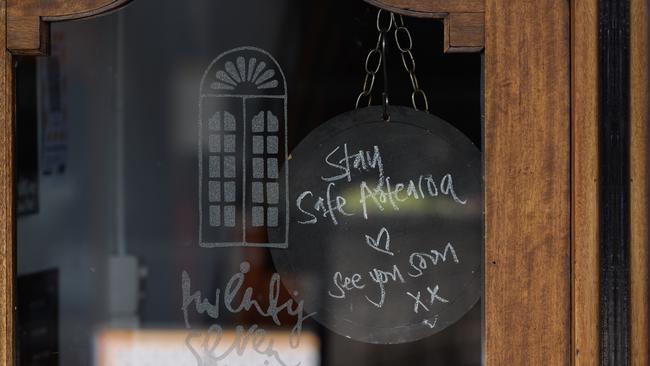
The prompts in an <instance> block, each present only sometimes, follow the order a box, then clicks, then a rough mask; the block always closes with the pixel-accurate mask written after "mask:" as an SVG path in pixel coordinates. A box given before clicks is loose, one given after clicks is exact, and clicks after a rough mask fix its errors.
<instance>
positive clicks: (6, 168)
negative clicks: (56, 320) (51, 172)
mask: <svg viewBox="0 0 650 366" xmlns="http://www.w3.org/2000/svg"><path fill="white" fill-rule="evenodd" d="M5 10H6V3H5V0H0V19H1V21H2V22H5V19H6V16H5V15H6V12H5ZM3 25H4V24H3ZM0 29H1V30H0V45H2V46H3V47H2V49H3V51H2V52H1V53H0V90H2V97H1V98H0V365H1V366H9V365H13V364H14V362H13V358H14V350H15V343H14V339H15V338H14V334H15V328H14V320H15V319H14V311H13V309H14V288H15V286H14V284H15V273H16V270H15V264H16V256H15V252H14V248H15V239H16V234H15V233H16V230H15V208H14V207H15V206H14V184H13V176H14V161H15V158H14V154H13V152H14V131H15V130H14V123H13V83H12V69H11V55H10V54H9V52H7V51H6V45H7V33H6V30H5V27H4V26H3V27H1V28H0Z"/></svg>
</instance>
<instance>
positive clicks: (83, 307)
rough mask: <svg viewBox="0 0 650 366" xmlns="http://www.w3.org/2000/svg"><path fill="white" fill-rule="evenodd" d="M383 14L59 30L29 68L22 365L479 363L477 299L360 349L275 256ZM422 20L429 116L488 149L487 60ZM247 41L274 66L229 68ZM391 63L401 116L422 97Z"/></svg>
mask: <svg viewBox="0 0 650 366" xmlns="http://www.w3.org/2000/svg"><path fill="white" fill-rule="evenodd" d="M375 15H376V10H375V9H374V8H372V7H371V6H369V5H367V4H365V3H363V2H360V1H357V2H350V1H345V0H337V1H320V0H319V1H310V2H306V1H300V0H284V1H280V0H274V1H266V0H244V1H236V2H235V1H212V0H194V1H192V2H191V4H190V3H187V2H178V1H158V0H136V1H134V2H133V3H131V4H130V5H129V6H127V7H126V8H124V9H122V10H120V11H118V12H115V13H112V14H109V15H106V16H102V17H98V18H93V19H89V20H85V21H75V22H64V23H55V24H53V25H52V38H53V42H52V56H51V57H48V58H41V59H32V58H23V59H20V60H19V62H18V64H17V84H18V88H19V89H20V90H18V97H17V99H18V100H17V104H18V106H17V107H18V108H17V119H18V126H19V130H18V141H19V146H18V150H17V151H18V159H19V162H18V167H19V176H20V177H21V183H20V184H19V191H21V192H23V193H24V194H23V195H22V196H21V197H23V198H24V201H21V202H24V207H25V208H26V209H25V210H24V212H22V213H21V216H20V217H19V220H18V275H19V279H18V300H17V301H18V334H17V340H18V358H19V362H18V364H20V365H33V364H38V365H57V364H61V365H93V364H95V365H146V364H156V365H163V364H169V365H197V364H200V363H197V359H200V358H201V357H202V356H200V355H204V354H206V353H209V354H212V355H213V356H214V357H212V358H211V359H209V362H205V363H203V364H204V365H284V364H286V365H296V364H297V363H299V362H300V364H301V365H303V366H311V365H395V364H431V365H439V364H444V365H479V364H480V363H481V306H480V304H477V305H475V306H474V308H473V309H472V310H471V311H470V312H469V313H468V314H467V315H465V316H464V317H463V318H462V319H461V320H460V321H459V322H457V323H455V324H454V325H452V326H450V327H449V328H447V329H445V330H444V331H443V332H441V333H439V334H436V335H434V336H431V337H427V338H424V339H422V340H419V341H416V342H410V343H404V344H394V345H374V344H368V343H363V342H358V341H354V340H350V339H348V338H346V337H342V336H340V335H337V334H336V333H333V332H331V331H330V330H328V329H327V328H325V327H323V326H322V325H320V324H319V323H318V322H317V321H316V320H315V317H313V316H309V313H307V312H306V311H303V310H304V309H303V308H302V305H303V304H301V303H300V302H299V301H297V300H296V299H294V297H293V296H292V294H290V293H289V292H288V291H287V290H286V289H285V285H286V288H293V287H294V286H288V284H290V283H291V282H295V283H302V282H309V280H310V279H307V278H302V277H300V276H283V278H281V279H280V278H279V275H277V274H276V272H277V270H276V268H275V266H274V264H273V261H272V259H271V255H270V249H269V247H274V248H283V247H286V246H287V245H292V243H287V233H286V227H287V225H286V216H285V214H286V212H287V209H286V207H285V206H284V205H285V202H286V196H287V189H288V188H290V187H288V182H287V180H286V178H285V176H284V175H283V174H285V172H286V169H285V166H284V165H285V164H284V162H285V161H286V159H291V156H290V154H291V152H292V151H293V150H294V149H295V148H296V146H297V145H298V144H299V142H300V141H302V140H303V139H304V138H305V137H306V136H307V134H309V132H310V131H313V130H314V129H315V128H316V127H318V126H319V125H321V124H322V123H324V122H325V121H327V120H328V119H330V118H332V117H334V116H336V115H338V114H341V113H343V112H346V111H349V110H350V109H352V107H353V106H354V101H355V98H356V96H357V95H358V92H359V90H360V88H361V83H362V81H363V76H364V70H363V62H364V60H365V56H366V54H367V51H368V49H369V48H371V47H374V42H376V29H375V24H374V21H375ZM406 22H407V25H408V26H409V27H410V28H411V32H412V34H413V36H414V46H413V49H414V53H415V56H416V59H417V62H418V78H419V80H420V84H421V85H422V87H423V88H424V89H425V90H426V92H427V94H428V95H429V97H430V104H431V110H432V112H433V113H435V114H436V115H439V116H440V117H442V118H443V119H445V120H447V121H449V122H451V123H452V124H454V126H455V127H457V128H458V129H460V130H461V131H462V132H463V133H464V134H466V135H467V136H468V137H469V138H470V139H471V140H472V141H473V142H474V143H475V144H476V145H477V146H479V145H480V127H481V126H480V104H479V103H480V102H479V101H480V72H481V70H480V56H479V55H476V54H473V55H443V54H442V48H443V47H442V40H443V36H442V32H441V31H442V25H441V24H438V23H432V22H431V21H430V20H424V19H411V18H408V19H406ZM243 46H246V47H254V48H256V49H257V48H258V49H261V50H265V51H268V53H269V54H270V55H272V57H273V58H274V59H275V60H276V61H277V65H275V64H274V62H273V61H272V60H271V59H270V58H268V59H265V58H264V57H263V56H261V55H260V54H259V53H253V52H250V49H247V51H246V52H243V53H240V54H231V56H233V57H224V58H221V59H219V58H218V56H219V55H222V54H224V53H225V52H227V51H229V50H233V49H238V48H240V47H243ZM393 48H394V47H393ZM388 58H389V64H388V65H389V78H390V83H389V86H390V89H389V93H390V98H391V104H395V105H409V104H410V92H409V90H410V81H409V79H408V75H407V74H406V73H405V71H404V70H403V69H402V65H401V63H400V62H399V53H398V52H397V51H396V50H395V49H392V48H391V51H390V52H389V55H388ZM215 60H216V61H215ZM213 61H215V63H214V64H212V62H213ZM263 62H264V65H263V66H262V63H263ZM211 65H212V66H214V68H211ZM276 66H277V67H276ZM206 70H209V73H208V74H209V75H211V77H210V79H209V82H207V83H205V84H202V83H201V81H202V80H203V77H204V75H206ZM270 70H274V71H273V72H271V71H270ZM280 71H283V72H284V74H283V75H281V74H280ZM281 76H282V77H281ZM283 79H284V80H285V81H286V86H283ZM205 80H208V79H205ZM380 84H381V83H377V85H376V88H378V87H379V86H378V85H380ZM376 92H377V93H379V90H376ZM377 100H378V98H377ZM285 105H286V109H285ZM30 119H31V124H30V122H29V121H30ZM30 125H31V126H32V127H31V128H23V127H20V126H30ZM197 138H198V141H197ZM197 142H198V143H197ZM36 157H37V158H36ZM289 161H290V160H289ZM21 173H24V174H21ZM291 174H293V173H291ZM21 186H22V187H23V188H22V189H21V188H20V187H21ZM19 195H20V192H19ZM244 244H246V245H244ZM273 250H282V249H273ZM385 316H386V317H387V318H390V317H391V314H390V313H386V314H385ZM197 355H199V356H197Z"/></svg>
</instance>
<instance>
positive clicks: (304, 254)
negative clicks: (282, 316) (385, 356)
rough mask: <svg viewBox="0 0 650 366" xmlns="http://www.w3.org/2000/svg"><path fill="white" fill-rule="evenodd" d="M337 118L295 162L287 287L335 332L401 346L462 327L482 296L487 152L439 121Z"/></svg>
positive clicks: (279, 253) (284, 269) (285, 255)
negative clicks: (483, 174)
mask: <svg viewBox="0 0 650 366" xmlns="http://www.w3.org/2000/svg"><path fill="white" fill-rule="evenodd" d="M381 115H382V110H381V108H380V107H370V108H365V109H361V110H357V111H353V112H349V113H346V114H343V115H340V116H337V117H335V118H333V119H331V120H330V121H328V122H326V123H325V124H323V125H321V126H320V127H319V128H317V129H316V130H314V131H313V132H312V133H311V134H310V135H308V136H307V137H306V138H305V139H304V140H303V141H302V142H301V143H300V144H299V145H298V146H297V147H296V148H295V150H294V151H293V152H292V153H291V157H290V160H289V165H290V167H291V169H290V175H289V207H290V227H289V247H288V249H281V250H280V249H278V250H273V258H274V261H275V263H276V267H277V269H278V272H279V273H280V274H281V275H282V279H283V283H284V285H285V286H286V287H287V288H288V289H289V290H290V292H292V293H293V295H294V297H296V298H297V299H299V300H303V301H304V302H305V309H306V311H308V312H315V313H316V314H315V315H314V318H315V319H316V320H318V321H319V322H321V323H322V324H323V325H325V326H326V327H328V328H330V329H331V330H333V331H335V332H337V333H339V334H341V335H343V336H346V337H349V338H352V339H355V340H360V341H364V342H370V343H379V344H388V343H404V342H409V341H414V340H417V339H421V338H423V337H426V336H429V335H431V334H434V333H436V332H438V331H440V330H442V329H444V328H445V327H447V326H449V325H450V324H452V323H454V322H456V321H457V320H459V319H460V318H461V317H462V316H463V315H464V314H465V313H466V312H467V311H468V310H469V309H471V307H472V306H473V305H474V304H475V303H476V301H477V300H478V299H479V297H480V294H481V283H482V280H481V278H482V277H481V276H482V269H481V268H482V267H481V266H482V245H483V244H482V243H483V240H482V217H483V216H482V208H483V197H482V179H481V154H480V152H479V150H478V149H477V148H476V147H475V146H474V145H473V144H472V143H471V142H470V141H469V139H468V138H467V137H465V136H464V135H463V134H462V133H460V132H459V131H458V130H456V129H455V128H454V127H452V126H451V125H450V124H448V123H446V122H445V121H443V120H441V119H440V118H437V117H435V116H433V115H430V114H427V113H423V112H418V111H415V110H413V109H410V108H403V107H391V121H390V122H385V121H383V120H382V119H381Z"/></svg>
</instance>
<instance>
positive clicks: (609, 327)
mask: <svg viewBox="0 0 650 366" xmlns="http://www.w3.org/2000/svg"><path fill="white" fill-rule="evenodd" d="M598 8H599V9H598V20H599V32H598V54H599V71H598V76H599V77H598V90H599V97H598V98H599V100H598V102H599V103H598V105H599V112H598V115H599V130H600V137H599V150H600V151H599V165H600V186H599V188H600V193H599V197H600V199H599V201H600V202H599V207H600V220H599V221H600V326H601V329H600V333H601V363H600V364H601V365H603V366H621V365H623V366H625V365H629V364H630V222H631V221H630V184H629V182H630V151H629V146H630V145H629V144H630V1H629V0H600V1H599V7H598Z"/></svg>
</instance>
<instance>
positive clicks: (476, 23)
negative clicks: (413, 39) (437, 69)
mask: <svg viewBox="0 0 650 366" xmlns="http://www.w3.org/2000/svg"><path fill="white" fill-rule="evenodd" d="M365 1H366V2H368V3H370V4H372V5H374V6H377V7H380V8H383V9H386V10H389V11H392V12H394V13H399V14H403V15H407V16H415V17H422V18H431V19H439V20H442V21H443V22H444V25H445V27H444V29H445V43H444V47H445V52H450V53H452V52H480V51H482V50H483V47H484V45H485V11H484V9H485V4H484V0H464V1H458V0H429V1H422V0H365Z"/></svg>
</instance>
